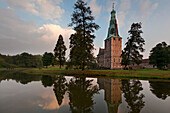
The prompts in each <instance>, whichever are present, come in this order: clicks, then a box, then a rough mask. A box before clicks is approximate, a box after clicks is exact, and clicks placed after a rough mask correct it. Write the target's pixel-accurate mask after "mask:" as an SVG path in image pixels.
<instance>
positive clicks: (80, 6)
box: [69, 0, 99, 70]
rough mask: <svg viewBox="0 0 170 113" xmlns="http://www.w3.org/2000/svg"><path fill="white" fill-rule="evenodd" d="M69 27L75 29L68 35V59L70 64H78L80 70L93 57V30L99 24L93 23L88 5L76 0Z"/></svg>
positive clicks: (97, 27)
mask: <svg viewBox="0 0 170 113" xmlns="http://www.w3.org/2000/svg"><path fill="white" fill-rule="evenodd" d="M71 21H72V22H71V23H70V24H69V26H70V27H73V28H74V30H75V31H76V33H75V34H72V35H71V37H70V49H71V51H70V60H71V64H73V65H78V66H80V67H81V69H82V70H84V69H85V66H86V65H87V63H88V62H91V61H92V59H93V54H92V50H93V49H94V45H93V40H94V38H95V36H94V34H93V33H94V31H95V30H97V29H99V25H97V24H96V23H94V22H93V21H94V17H93V16H92V11H91V9H90V7H88V6H87V3H85V2H84V1H82V0H77V2H76V3H75V5H74V11H73V14H72V18H71Z"/></svg>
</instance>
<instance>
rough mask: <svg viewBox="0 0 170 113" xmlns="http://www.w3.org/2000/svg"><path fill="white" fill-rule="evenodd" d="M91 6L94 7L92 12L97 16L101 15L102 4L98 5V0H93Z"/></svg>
mask: <svg viewBox="0 0 170 113" xmlns="http://www.w3.org/2000/svg"><path fill="white" fill-rule="evenodd" d="M89 5H90V8H91V9H92V13H93V14H94V15H95V16H99V15H100V12H101V8H102V7H101V6H99V5H97V3H96V0H91V1H90V3H89Z"/></svg>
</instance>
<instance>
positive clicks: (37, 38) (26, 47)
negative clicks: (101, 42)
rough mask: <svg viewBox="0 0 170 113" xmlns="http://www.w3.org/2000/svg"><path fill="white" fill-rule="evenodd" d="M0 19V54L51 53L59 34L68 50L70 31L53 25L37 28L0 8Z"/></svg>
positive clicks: (71, 31)
mask: <svg viewBox="0 0 170 113" xmlns="http://www.w3.org/2000/svg"><path fill="white" fill-rule="evenodd" d="M0 17H1V18H0V34H1V36H0V53H4V54H16V53H21V52H24V51H26V52H29V53H33V54H43V53H44V52H45V51H53V49H54V47H55V44H56V43H57V39H58V36H59V35H60V34H62V35H63V38H64V41H65V44H66V46H67V48H68V47H69V37H70V35H71V34H72V33H74V30H72V29H68V28H62V27H61V26H59V25H54V24H44V25H42V26H40V27H37V26H36V24H34V23H33V22H32V21H25V20H22V19H20V18H19V16H18V15H17V14H16V13H15V12H14V11H12V10H11V9H4V8H0ZM68 52H69V51H67V55H68Z"/></svg>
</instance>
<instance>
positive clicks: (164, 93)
mask: <svg viewBox="0 0 170 113" xmlns="http://www.w3.org/2000/svg"><path fill="white" fill-rule="evenodd" d="M149 83H150V90H151V92H152V93H153V94H154V95H156V97H158V98H160V99H162V100H165V99H166V98H167V97H168V96H170V82H160V81H149Z"/></svg>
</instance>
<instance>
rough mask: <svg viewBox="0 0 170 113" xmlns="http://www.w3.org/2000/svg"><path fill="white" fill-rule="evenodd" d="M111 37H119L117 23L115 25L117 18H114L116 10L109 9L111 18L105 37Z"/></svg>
mask: <svg viewBox="0 0 170 113" xmlns="http://www.w3.org/2000/svg"><path fill="white" fill-rule="evenodd" d="M111 37H120V36H119V33H118V25H117V20H116V11H115V10H114V6H113V9H112V11H111V19H110V24H109V29H108V34H107V37H106V39H109V38H111Z"/></svg>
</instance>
